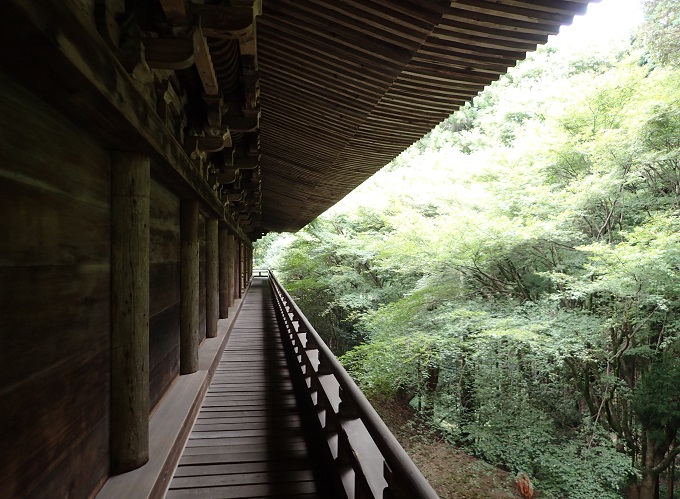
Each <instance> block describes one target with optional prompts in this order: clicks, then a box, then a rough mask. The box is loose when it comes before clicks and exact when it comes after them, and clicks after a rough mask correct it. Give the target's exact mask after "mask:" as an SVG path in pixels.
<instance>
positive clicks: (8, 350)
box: [0, 72, 111, 497]
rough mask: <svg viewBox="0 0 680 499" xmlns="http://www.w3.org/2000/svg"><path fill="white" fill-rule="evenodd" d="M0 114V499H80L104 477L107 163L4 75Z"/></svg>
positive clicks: (92, 144)
mask: <svg viewBox="0 0 680 499" xmlns="http://www.w3.org/2000/svg"><path fill="white" fill-rule="evenodd" d="M0 107H1V108H2V110H3V111H2V113H0V212H2V217H0V231H1V232H2V234H3V237H2V238H0V344H1V345H2V347H1V348H0V407H2V410H1V411H0V441H1V442H2V444H3V449H4V451H2V452H0V496H2V497H30V496H31V495H36V494H40V493H41V492H40V491H45V490H53V491H54V493H55V494H57V495H59V496H69V495H71V496H73V497H75V496H81V497H82V496H86V495H88V494H91V493H92V491H93V490H96V488H97V487H98V486H99V484H100V483H101V482H102V481H103V480H104V479H105V477H106V475H107V473H108V466H109V462H108V422H107V421H108V416H107V412H106V411H107V406H108V383H109V369H110V357H109V352H108V350H109V342H110V339H109V328H110V321H109V315H110V307H109V298H110V280H109V276H110V268H109V255H110V241H111V240H110V226H109V213H110V159H109V155H108V153H107V152H106V150H105V149H104V148H102V147H101V144H99V143H98V142H97V141H95V140H92V139H90V138H89V137H88V136H87V134H86V133H85V131H84V130H82V129H80V128H78V127H77V126H75V125H74V124H73V123H72V122H71V121H69V120H68V119H66V118H64V116H62V115H60V114H59V113H58V112H56V111H55V110H54V109H53V108H51V107H50V106H49V105H47V104H46V103H45V102H43V101H42V100H41V99H39V98H37V97H36V96H35V95H33V94H31V93H30V92H29V91H27V90H25V89H23V88H22V87H21V85H19V84H18V83H17V82H15V81H14V80H13V79H11V78H9V77H8V76H7V75H6V74H5V73H4V72H0ZM27 130H30V133H26V131H27ZM36 141H37V142H36ZM36 143H38V144H40V147H36ZM85 463H87V469H86V467H85Z"/></svg>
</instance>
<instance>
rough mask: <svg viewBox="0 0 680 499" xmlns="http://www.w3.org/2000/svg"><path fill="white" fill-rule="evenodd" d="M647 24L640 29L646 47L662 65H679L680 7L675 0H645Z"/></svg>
mask: <svg viewBox="0 0 680 499" xmlns="http://www.w3.org/2000/svg"><path fill="white" fill-rule="evenodd" d="M643 5H644V9H645V18H646V22H645V23H644V25H643V26H642V27H641V29H640V35H641V36H640V37H641V39H642V41H643V44H644V46H645V47H646V48H647V49H648V50H649V51H650V52H651V54H652V56H653V57H654V58H655V59H656V60H658V61H659V62H660V63H662V64H669V65H675V66H677V65H679V64H680V58H678V54H680V6H678V3H677V2H675V1H674V0H644V2H643Z"/></svg>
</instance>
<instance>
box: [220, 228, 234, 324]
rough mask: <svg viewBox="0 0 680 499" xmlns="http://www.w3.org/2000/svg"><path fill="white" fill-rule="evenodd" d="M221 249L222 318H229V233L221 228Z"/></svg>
mask: <svg viewBox="0 0 680 499" xmlns="http://www.w3.org/2000/svg"><path fill="white" fill-rule="evenodd" d="M218 239H219V247H220V317H221V318H222V319H224V318H226V317H229V305H230V303H229V286H230V279H231V269H230V265H229V259H230V254H229V231H228V230H227V229H224V228H221V227H220V229H219V230H218Z"/></svg>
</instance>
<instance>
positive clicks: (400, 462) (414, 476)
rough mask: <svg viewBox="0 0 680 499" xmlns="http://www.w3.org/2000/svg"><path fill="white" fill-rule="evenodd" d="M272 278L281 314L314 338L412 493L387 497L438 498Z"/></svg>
mask: <svg viewBox="0 0 680 499" xmlns="http://www.w3.org/2000/svg"><path fill="white" fill-rule="evenodd" d="M269 277H270V280H271V283H272V286H273V287H274V288H275V289H276V291H277V292H278V293H280V294H281V295H282V297H283V298H284V299H285V301H286V302H287V305H288V307H289V308H290V309H291V310H290V311H286V310H281V312H282V313H283V314H284V315H287V314H288V313H292V314H293V316H294V317H295V319H291V318H290V316H289V317H288V319H289V320H290V321H293V320H295V321H297V322H298V324H302V325H303V326H304V332H305V333H307V334H309V335H311V336H312V338H313V341H314V346H315V348H316V349H318V355H319V360H320V361H323V362H326V365H327V366H328V367H329V368H330V369H329V371H330V374H332V375H333V376H334V377H335V379H336V381H337V383H338V384H339V385H340V388H341V389H342V402H343V403H344V402H345V401H349V403H350V404H351V405H352V406H353V408H354V411H355V412H356V415H357V417H358V418H359V419H361V422H362V423H363V425H364V427H365V428H366V430H367V431H368V433H369V435H370V436H371V438H372V439H373V441H374V443H375V445H376V447H377V448H378V450H379V451H380V453H381V454H382V458H383V459H384V462H385V463H386V464H387V466H388V467H389V469H390V470H391V472H392V474H393V475H394V476H396V477H398V479H399V481H400V482H401V484H402V485H404V486H405V487H406V488H408V489H410V490H409V491H396V490H392V491H389V492H387V494H386V495H389V496H390V497H398V496H400V495H401V492H404V493H406V495H405V497H413V498H416V497H418V498H437V497H439V496H438V495H437V493H436V492H435V491H434V489H433V488H432V486H431V485H430V484H429V482H428V481H427V480H426V479H425V477H424V476H423V475H422V473H421V472H420V470H419V469H418V467H417V466H416V465H415V464H414V463H413V461H412V460H411V458H410V457H409V455H408V454H407V453H406V451H405V450H404V449H403V448H402V446H401V445H400V444H399V442H398V441H397V439H396V438H395V436H394V435H393V434H392V432H391V431H390V430H389V429H388V428H387V425H385V423H384V422H383V420H382V419H381V418H380V416H379V415H378V413H377V412H376V411H375V409H374V408H373V406H372V405H371V404H370V402H369V401H368V399H366V396H365V395H364V394H363V392H362V391H361V390H360V389H359V387H358V386H357V385H356V383H355V382H354V380H353V379H352V378H351V377H350V375H349V374H348V373H347V371H346V370H345V368H344V367H343V366H342V364H341V363H340V361H339V360H338V359H337V358H336V357H335V355H333V352H331V350H330V348H328V346H327V345H326V343H325V342H324V341H323V340H322V339H321V337H320V336H319V334H318V333H317V332H316V330H315V329H314V327H313V326H312V325H311V323H310V322H309V321H308V320H307V318H306V317H305V315H304V314H303V313H302V311H301V310H300V308H299V307H298V306H297V304H296V303H295V301H294V300H293V299H292V298H291V296H290V295H289V294H288V292H287V291H286V289H285V288H284V287H283V286H282V285H281V283H280V282H279V281H278V280H277V279H276V277H275V276H274V274H273V272H271V270H270V271H269ZM307 341H309V336H308V337H307ZM325 372H328V371H325Z"/></svg>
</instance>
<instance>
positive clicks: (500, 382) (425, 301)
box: [262, 1, 680, 497]
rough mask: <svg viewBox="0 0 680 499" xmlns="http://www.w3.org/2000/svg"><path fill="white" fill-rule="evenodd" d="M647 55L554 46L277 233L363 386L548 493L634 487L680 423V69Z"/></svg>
mask: <svg viewBox="0 0 680 499" xmlns="http://www.w3.org/2000/svg"><path fill="white" fill-rule="evenodd" d="M651 3H654V4H658V5H662V4H663V5H664V6H663V8H664V9H665V8H671V7H673V8H675V7H674V6H673V5H670V4H669V3H668V2H662V1H657V2H650V4H651ZM671 3H672V2H671ZM643 59H644V58H643ZM640 61H641V54H640V52H636V49H635V48H633V47H630V46H623V47H615V48H614V49H613V50H611V51H610V52H602V53H597V52H590V53H588V54H582V55H581V56H576V57H572V58H570V57H568V56H567V55H565V54H563V53H562V52H560V51H558V50H556V49H553V48H550V47H547V48H542V49H539V50H538V51H537V52H536V53H535V54H533V55H531V56H529V57H528V58H527V60H526V61H524V62H522V63H521V64H519V65H518V66H517V67H516V68H514V69H513V70H511V71H510V72H509V74H508V75H507V76H506V77H503V78H501V80H500V81H499V82H497V83H495V84H493V85H491V86H489V87H488V88H487V89H486V90H485V91H484V92H483V93H481V94H480V95H479V97H477V98H476V99H475V100H474V101H473V103H472V104H469V105H466V106H465V107H464V108H463V109H462V110H461V111H460V112H459V113H457V114H455V115H453V116H452V117H450V118H448V119H447V120H445V121H444V122H443V123H442V124H441V125H440V126H439V127H438V128H436V129H435V130H433V131H432V132H431V133H430V134H428V136H426V137H425V138H423V139H422V140H421V141H419V143H418V144H417V145H416V147H414V148H412V149H410V150H409V151H406V152H405V153H404V154H402V155H401V156H400V157H399V158H397V159H396V160H395V161H394V162H392V163H391V164H390V165H389V166H388V167H387V168H386V169H384V170H383V171H381V172H380V173H378V174H377V175H376V176H375V177H374V179H373V180H372V181H370V182H368V183H367V184H365V185H364V186H361V187H360V188H359V189H358V190H357V191H356V192H355V193H354V194H352V195H350V196H349V197H348V198H346V200H345V201H344V202H343V203H341V204H340V205H338V206H337V207H335V208H334V209H332V210H330V211H329V212H328V213H326V214H324V215H323V216H321V217H320V218H319V219H317V220H316V221H315V222H313V223H312V224H310V225H309V226H308V227H306V228H305V229H304V230H302V231H300V232H299V233H298V234H296V235H295V236H288V239H281V238H272V239H266V238H265V239H264V240H263V243H262V244H263V246H262V248H263V252H264V253H265V255H264V258H269V260H268V261H273V262H275V263H276V268H277V269H278V270H279V271H280V276H281V277H282V278H283V281H284V283H285V285H286V286H287V287H288V289H289V291H291V293H292V294H293V295H294V296H295V298H296V300H297V301H298V304H299V305H300V306H301V308H302V309H303V310H304V311H305V313H306V314H307V315H308V317H309V318H310V319H311V320H312V322H313V324H314V325H315V327H316V328H317V330H318V331H319V332H320V333H321V334H322V336H323V337H324V339H326V341H327V342H328V343H329V345H330V346H331V347H332V348H333V349H334V350H335V351H336V353H337V354H338V355H342V357H341V360H342V362H343V363H344V365H345V366H346V367H347V369H348V371H349V372H350V373H351V374H352V376H353V377H354V378H355V379H356V380H357V381H358V383H359V384H360V385H361V387H362V388H363V389H364V390H365V391H366V393H368V394H369V395H370V396H371V397H380V398H389V397H398V398H401V399H406V400H408V401H410V403H411V404H412V406H413V407H415V408H416V409H417V410H419V411H420V413H421V416H422V417H423V418H425V419H426V420H428V421H429V422H430V423H431V424H432V425H433V426H434V427H435V428H436V430H437V431H438V432H440V433H441V434H443V435H445V437H446V438H447V439H448V440H449V441H451V442H452V443H455V444H457V445H462V446H465V447H466V448H467V449H469V450H470V451H471V452H473V453H475V454H477V455H480V456H482V457H484V458H485V459H487V460H488V461H490V462H492V463H494V464H496V465H499V466H503V467H505V468H507V469H510V470H512V471H513V472H519V471H524V472H527V473H529V474H530V475H531V476H532V478H534V479H535V481H536V484H537V486H538V488H539V490H541V492H542V493H543V494H544V497H620V495H621V494H622V493H623V488H624V486H625V484H626V483H628V482H629V481H630V480H631V479H635V477H636V476H638V475H645V474H647V476H649V473H657V474H658V473H659V472H660V470H661V468H663V467H664V466H666V465H667V463H665V462H664V461H663V459H660V458H659V459H658V462H655V463H643V461H644V459H647V458H646V457H645V458H644V459H643V454H644V449H646V448H648V446H649V445H650V444H653V443H654V442H655V441H662V443H663V444H664V445H665V444H666V443H668V445H666V447H665V448H662V452H661V454H663V453H664V452H665V455H666V456H669V455H671V454H670V453H671V452H673V451H672V450H671V441H670V440H672V439H670V440H669V436H673V437H674V436H675V434H676V432H677V430H678V429H679V428H678V425H680V408H679V407H678V404H680V402H679V400H678V393H677V387H678V386H680V367H678V366H679V365H680V346H679V345H680V342H679V341H678V335H679V334H680V333H679V332H680V314H679V312H680V284H679V283H680V275H679V272H680V202H679V200H680V138H679V137H680V100H679V99H678V97H677V96H678V95H680V72H678V70H676V69H673V68H672V67H664V66H660V65H657V66H654V67H653V66H651V65H650V64H646V63H641V62H640ZM284 248H285V250H284ZM650 439H651V440H650ZM654 439H656V440H654ZM664 439H665V440H664ZM661 447H663V445H661ZM650 470H652V471H650Z"/></svg>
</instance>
